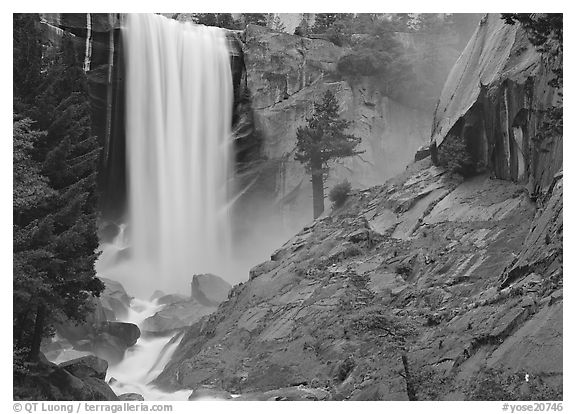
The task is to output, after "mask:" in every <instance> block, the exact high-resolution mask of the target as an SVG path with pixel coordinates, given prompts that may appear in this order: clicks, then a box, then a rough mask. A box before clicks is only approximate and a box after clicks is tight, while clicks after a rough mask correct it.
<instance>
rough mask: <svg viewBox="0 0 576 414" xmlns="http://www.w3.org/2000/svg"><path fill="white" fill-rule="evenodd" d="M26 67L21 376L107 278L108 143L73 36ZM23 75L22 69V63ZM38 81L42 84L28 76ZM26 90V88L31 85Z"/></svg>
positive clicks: (18, 336)
mask: <svg viewBox="0 0 576 414" xmlns="http://www.w3.org/2000/svg"><path fill="white" fill-rule="evenodd" d="M36 18H37V16H36V17H33V16H31V15H26V16H24V17H21V18H15V19H14V33H15V40H16V37H18V42H16V41H15V45H14V53H15V56H14V61H15V62H16V61H17V60H20V59H23V60H22V62H25V61H26V57H25V56H24V57H23V56H21V53H24V52H22V51H23V50H27V49H26V47H24V46H23V45H31V44H32V45H37V44H40V37H39V32H38V31H35V30H30V31H27V28H30V27H31V26H30V25H31V23H30V21H31V19H36ZM37 58H38V56H37V55H36V54H34V55H33V56H32V57H31V59H33V60H34V63H33V64H32V65H30V66H26V65H24V66H22V68H21V70H22V72H28V73H22V74H20V78H19V79H17V77H15V87H14V89H15V99H14V102H15V105H14V110H15V111H17V110H19V109H22V106H21V105H17V104H16V103H17V102H25V101H26V99H27V98H26V96H35V98H34V99H33V100H28V103H27V106H26V108H25V109H26V115H27V116H28V118H24V117H22V116H21V115H19V114H17V113H16V114H15V116H14V133H13V140H14V158H13V162H14V175H13V183H14V195H13V197H14V201H13V216H14V226H13V240H14V244H13V252H14V264H13V271H14V274H13V281H14V290H13V295H14V313H13V322H14V342H13V343H14V373H15V380H17V377H18V375H20V374H22V373H23V372H25V371H26V370H27V368H26V367H27V365H26V362H25V361H30V360H36V359H37V358H38V354H39V349H40V342H41V340H42V338H44V337H46V336H49V335H51V334H52V333H53V325H54V323H55V322H58V321H61V320H63V319H71V320H75V321H82V320H83V319H84V318H85V316H86V314H87V312H88V311H89V310H90V303H91V301H90V299H91V297H93V296H94V295H96V296H97V295H99V293H100V292H101V291H102V289H103V287H104V286H103V284H102V282H101V281H100V280H99V279H97V278H96V277H95V271H94V261H95V260H96V258H97V252H96V250H97V247H98V239H97V236H96V209H95V207H96V187H95V178H96V166H97V161H98V157H99V154H100V145H99V143H98V141H97V139H96V137H95V136H93V135H92V134H91V130H90V125H91V119H90V117H91V112H90V106H89V96H88V87H87V80H86V75H85V74H84V72H83V70H82V67H81V62H80V61H79V59H78V57H77V56H76V52H75V50H74V43H73V40H72V38H71V37H65V38H64V39H63V41H62V46H61V48H60V49H59V50H58V51H57V53H55V54H54V56H53V58H51V59H44V61H40V62H38V61H37ZM14 70H15V73H16V68H14ZM30 79H34V82H32V81H29V80H30ZM24 86H26V87H24Z"/></svg>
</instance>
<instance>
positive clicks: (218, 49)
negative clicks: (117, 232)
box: [110, 14, 233, 297]
mask: <svg viewBox="0 0 576 414" xmlns="http://www.w3.org/2000/svg"><path fill="white" fill-rule="evenodd" d="M123 39H124V42H125V43H124V48H125V51H126V69H127V70H126V127H127V128H126V134H127V135H126V142H127V154H128V155H127V157H128V158H127V162H128V182H129V209H128V219H129V224H128V234H129V236H128V238H129V242H128V243H129V245H130V248H131V258H130V261H129V263H125V266H124V269H123V270H122V269H120V270H118V271H117V272H116V273H115V274H110V277H112V278H114V279H117V280H119V281H120V282H121V283H122V284H123V285H124V286H125V287H126V289H127V290H128V291H129V292H131V293H133V294H135V295H136V296H140V297H147V296H149V295H150V293H151V292H152V291H153V290H155V289H162V290H163V291H165V292H180V293H183V292H189V289H190V288H189V286H190V281H191V280H192V276H193V275H194V274H197V273H208V272H209V273H215V274H219V275H221V276H224V277H226V275H227V272H228V271H229V269H228V267H229V264H230V260H229V258H230V257H231V252H230V250H231V247H230V246H231V223H230V214H229V197H230V193H231V185H230V182H231V179H230V170H231V169H230V164H231V155H232V154H231V153H232V151H231V145H232V137H231V132H230V127H231V113H232V101H233V97H232V92H233V91H232V75H231V70H230V61H229V52H228V49H227V41H226V38H225V35H224V34H223V32H222V30H220V29H218V28H214V27H206V26H198V25H194V24H192V23H181V22H177V21H175V20H171V19H167V18H165V17H162V16H158V15H153V14H128V15H127V18H126V21H125V26H124V27H123Z"/></svg>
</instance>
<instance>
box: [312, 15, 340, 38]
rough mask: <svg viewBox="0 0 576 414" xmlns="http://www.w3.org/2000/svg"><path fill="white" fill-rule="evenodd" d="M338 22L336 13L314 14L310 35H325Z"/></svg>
mask: <svg viewBox="0 0 576 414" xmlns="http://www.w3.org/2000/svg"><path fill="white" fill-rule="evenodd" d="M337 20H338V13H316V15H315V16H314V25H313V26H312V33H326V31H327V30H328V29H329V28H330V27H331V26H332V25H333V24H334V23H335V22H336V21H337Z"/></svg>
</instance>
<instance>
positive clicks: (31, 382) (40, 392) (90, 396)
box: [14, 356, 118, 401]
mask: <svg viewBox="0 0 576 414" xmlns="http://www.w3.org/2000/svg"><path fill="white" fill-rule="evenodd" d="M107 368H108V364H107V363H106V361H104V360H102V359H99V358H96V357H95V356H88V357H84V358H79V359H76V360H73V361H68V362H66V363H63V364H60V365H56V364H53V363H51V362H48V361H47V360H46V359H44V358H43V356H41V360H40V361H39V362H37V367H36V368H35V370H34V372H35V375H28V376H24V377H23V378H20V379H19V380H18V383H15V384H14V385H15V387H14V399H15V400H20V399H24V400H30V399H32V400H35V401H39V400H41V401H118V397H117V396H116V394H114V391H112V389H111V388H110V386H109V385H108V384H106V382H105V381H104V377H105V376H106V370H107Z"/></svg>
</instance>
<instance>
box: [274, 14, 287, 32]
mask: <svg viewBox="0 0 576 414" xmlns="http://www.w3.org/2000/svg"><path fill="white" fill-rule="evenodd" d="M271 27H272V29H274V30H276V31H278V32H285V31H286V26H285V25H284V23H282V20H281V19H280V16H278V15H276V16H274V18H273V19H272V23H271Z"/></svg>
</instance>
